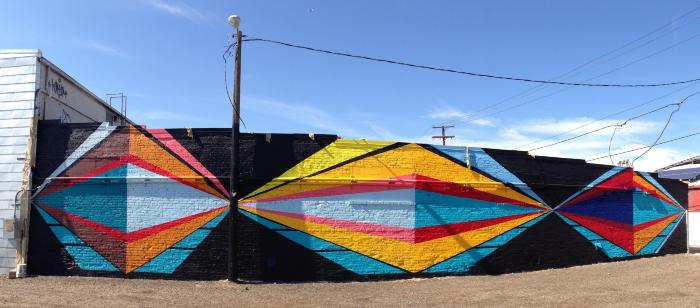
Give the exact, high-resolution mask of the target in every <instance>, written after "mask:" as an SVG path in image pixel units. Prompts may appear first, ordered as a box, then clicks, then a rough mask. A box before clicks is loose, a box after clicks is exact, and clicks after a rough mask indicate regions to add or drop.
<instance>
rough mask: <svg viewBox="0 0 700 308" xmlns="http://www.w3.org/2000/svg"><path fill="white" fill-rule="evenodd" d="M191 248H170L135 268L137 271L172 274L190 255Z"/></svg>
mask: <svg viewBox="0 0 700 308" xmlns="http://www.w3.org/2000/svg"><path fill="white" fill-rule="evenodd" d="M191 253H192V250H189V249H168V250H166V251H163V253H161V254H160V255H158V256H157V257H155V258H153V259H151V261H148V263H146V264H144V265H143V266H141V267H139V268H137V269H136V270H134V272H136V273H158V274H172V273H174V272H175V270H176V269H177V268H178V267H180V264H182V262H184V261H185V259H187V257H189V256H190V254H191Z"/></svg>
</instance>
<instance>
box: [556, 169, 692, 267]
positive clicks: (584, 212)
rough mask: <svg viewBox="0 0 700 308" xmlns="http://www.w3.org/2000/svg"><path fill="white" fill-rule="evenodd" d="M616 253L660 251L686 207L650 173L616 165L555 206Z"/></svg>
mask: <svg viewBox="0 0 700 308" xmlns="http://www.w3.org/2000/svg"><path fill="white" fill-rule="evenodd" d="M555 211H556V212H557V214H559V215H560V217H562V218H563V219H564V220H565V221H566V222H567V223H568V224H569V225H571V226H572V227H574V229H576V230H577V231H578V232H579V233H581V234H582V235H583V236H584V237H586V238H587V239H588V240H590V241H591V242H593V243H594V244H595V245H596V246H598V247H599V248H601V250H602V251H603V252H604V253H605V254H606V255H608V256H609V257H611V258H620V257H629V256H633V255H644V254H653V253H656V252H658V250H659V249H660V248H661V246H662V245H663V243H664V242H665V241H666V239H667V238H668V236H669V234H670V233H671V232H672V231H673V229H675V227H676V226H677V225H678V222H680V220H681V219H682V218H683V217H684V215H685V209H683V207H681V205H680V204H679V203H678V202H677V201H676V200H675V199H674V198H673V197H672V196H671V195H670V194H669V193H668V192H667V191H666V190H665V189H664V188H663V186H661V185H660V184H659V183H658V182H657V181H656V180H655V179H654V178H653V177H651V176H650V175H649V174H647V173H642V172H634V171H633V170H632V169H631V168H622V167H615V168H613V169H611V170H610V171H608V172H606V173H605V174H603V175H602V176H600V177H599V178H598V179H596V180H595V181H593V182H592V183H591V184H589V185H588V186H586V187H585V188H584V189H582V190H581V191H579V192H578V193H576V194H575V195H573V196H571V197H570V198H569V199H567V200H566V201H564V202H563V203H562V204H561V205H560V206H558V207H557V208H555Z"/></svg>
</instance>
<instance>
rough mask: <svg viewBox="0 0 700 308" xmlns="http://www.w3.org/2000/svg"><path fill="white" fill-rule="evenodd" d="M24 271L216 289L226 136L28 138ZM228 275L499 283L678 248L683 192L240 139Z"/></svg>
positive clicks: (468, 162)
mask: <svg viewBox="0 0 700 308" xmlns="http://www.w3.org/2000/svg"><path fill="white" fill-rule="evenodd" d="M39 133H40V136H39V147H38V157H39V158H38V166H37V168H36V170H35V171H34V172H35V179H37V180H36V181H35V182H36V185H37V192H36V196H35V198H34V205H33V213H32V214H33V215H32V226H31V234H30V235H31V239H30V260H29V271H30V272H31V273H36V274H59V275H97V276H113V277H114V276H116V277H158V278H174V279H221V278H224V277H226V274H227V265H228V259H227V253H228V251H227V247H228V246H227V245H228V235H229V234H230V232H229V230H228V229H227V226H228V224H227V223H226V222H227V219H226V217H230V216H227V215H228V212H227V207H226V206H227V204H228V193H227V187H228V184H229V183H228V177H229V172H230V166H229V162H230V161H229V157H230V156H229V155H230V152H229V151H230V131H229V130H227V129H194V130H184V129H169V130H144V129H140V128H135V127H107V126H103V127H95V126H65V125H56V124H52V123H42V125H41V126H40V130H39ZM240 153H241V157H240V163H241V169H240V171H241V174H240V176H239V181H240V182H239V186H240V190H239V192H238V196H239V197H240V198H241V200H240V209H239V210H238V211H237V213H236V218H235V221H236V225H235V230H234V232H236V234H237V235H238V236H237V238H238V239H239V242H238V251H237V255H238V259H237V260H236V262H235V266H236V269H237V273H238V274H239V279H241V280H247V281H313V280H375V279H388V278H403V277H430V276H442V275H455V274H460V275H462V274H498V273H507V272H517V271H526V270H536V269H544V268H553V267H564V266H571V265H580V264H590V263H595V262H605V261H610V260H619V259H627V258H637V257H643V256H653V255H659V254H665V253H680V252H685V249H686V248H685V247H686V242H687V240H686V236H685V219H684V217H685V208H686V206H687V199H686V194H685V193H686V190H687V187H685V185H684V184H682V183H680V182H677V181H668V180H661V179H658V178H657V177H656V176H655V175H654V174H647V173H642V172H636V171H634V170H632V169H625V168H617V167H615V168H613V167H611V166H606V165H592V164H586V163H585V162H584V161H581V160H572V159H559V158H547V157H532V156H529V155H528V154H527V153H525V152H517V151H502V150H492V149H481V148H469V149H467V148H465V147H446V146H431V145H422V144H406V143H396V142H376V141H364V140H344V139H338V138H337V137H336V136H331V135H301V134H271V135H266V134H254V135H253V134H243V135H242V137H241V151H240Z"/></svg>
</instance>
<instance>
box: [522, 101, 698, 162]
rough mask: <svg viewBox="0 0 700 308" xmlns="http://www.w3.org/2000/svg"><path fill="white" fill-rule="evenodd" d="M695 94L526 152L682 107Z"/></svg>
mask: <svg viewBox="0 0 700 308" xmlns="http://www.w3.org/2000/svg"><path fill="white" fill-rule="evenodd" d="M697 94H700V91H698V92H695V93H693V94H691V95H689V96H687V97H686V98H684V99H683V100H681V101H680V102H678V103H670V104H666V105H664V106H661V107H659V108H656V109H654V110H650V111H647V112H645V113H642V114H638V115H636V116H633V117H631V118H628V119H626V120H624V121H622V122H621V123H617V124H610V125H606V126H603V127H599V128H597V129H594V130H591V131H587V132H585V133H582V134H578V135H576V136H572V137H570V138H566V139H563V140H559V141H557V142H553V143H550V144H547V145H543V146H540V147H536V148H532V149H529V150H527V151H528V152H531V151H536V150H540V149H544V148H548V147H551V146H555V145H558V144H561V143H564V142H568V141H571V140H574V139H578V138H581V137H584V136H587V135H590V134H592V133H595V132H599V131H601V130H604V129H607V128H611V127H616V126H620V125H625V124H627V122H629V121H633V120H636V119H638V118H641V117H643V116H646V115H649V114H652V113H655V112H658V111H661V110H663V109H666V108H668V107H671V106H680V105H682V104H683V103H685V102H686V100H687V99H689V98H691V97H693V96H695V95H697Z"/></svg>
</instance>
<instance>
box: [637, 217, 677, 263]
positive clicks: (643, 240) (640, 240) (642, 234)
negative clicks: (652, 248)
mask: <svg viewBox="0 0 700 308" xmlns="http://www.w3.org/2000/svg"><path fill="white" fill-rule="evenodd" d="M678 215H680V214H676V215H673V216H670V217H668V218H666V219H664V220H662V221H659V222H657V223H655V224H653V225H651V226H648V227H646V228H644V229H642V230H639V231H637V232H634V253H635V254H636V253H637V252H639V251H640V250H641V249H642V248H644V246H646V245H647V244H649V242H651V241H652V240H653V239H654V238H655V237H656V236H657V235H659V233H661V231H663V230H664V229H665V228H666V227H667V226H668V225H670V224H671V223H672V222H673V221H674V220H675V219H676V218H678Z"/></svg>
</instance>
